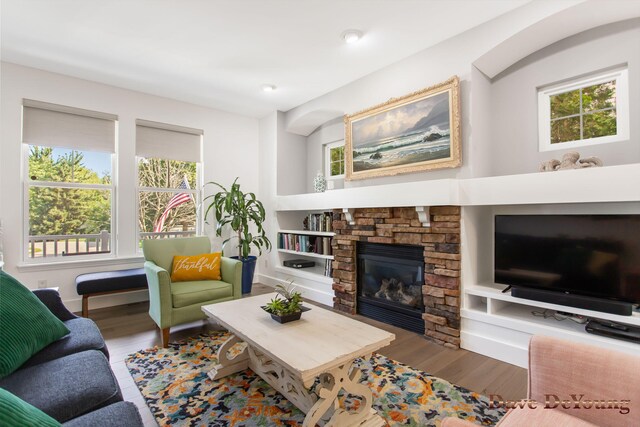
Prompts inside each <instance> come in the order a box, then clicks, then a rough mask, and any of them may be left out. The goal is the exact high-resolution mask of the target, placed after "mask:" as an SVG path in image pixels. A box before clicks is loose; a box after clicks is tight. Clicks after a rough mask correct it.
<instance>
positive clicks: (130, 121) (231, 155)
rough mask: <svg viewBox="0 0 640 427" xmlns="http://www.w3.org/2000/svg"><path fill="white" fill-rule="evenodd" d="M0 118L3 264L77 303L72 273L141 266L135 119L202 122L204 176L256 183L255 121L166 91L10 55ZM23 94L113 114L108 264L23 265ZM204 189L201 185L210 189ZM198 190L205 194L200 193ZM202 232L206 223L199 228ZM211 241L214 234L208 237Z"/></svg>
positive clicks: (253, 187)
mask: <svg viewBox="0 0 640 427" xmlns="http://www.w3.org/2000/svg"><path fill="white" fill-rule="evenodd" d="M1 67H2V68H1V82H0V83H1V85H2V94H1V109H2V117H1V122H0V124H1V125H2V130H1V133H0V136H1V138H2V139H1V141H0V147H1V150H2V151H1V158H0V183H1V186H0V201H1V203H2V205H1V206H0V219H2V224H3V229H4V236H3V241H4V242H3V243H4V259H5V263H6V264H5V270H6V271H7V272H9V273H10V274H12V275H15V276H16V277H17V278H18V279H19V280H21V281H22V282H23V283H24V284H25V285H27V286H29V287H30V288H35V287H36V284H37V282H38V280H47V283H48V285H49V286H59V287H60V293H61V295H62V298H63V299H64V300H65V302H66V303H67V304H68V305H69V307H70V308H72V309H74V310H78V309H79V308H80V304H79V302H80V299H79V297H78V295H77V294H76V292H75V277H76V276H77V275H78V274H82V273H88V272H94V271H105V270H114V269H119V268H135V267H139V266H142V258H141V254H139V253H137V252H136V215H137V213H136V192H135V185H136V184H135V183H136V180H137V178H136V167H135V120H136V119H145V120H151V121H157V122H163V123H169V124H174V125H181V126H187V127H192V128H197V129H202V130H204V157H203V159H204V162H203V164H204V167H203V175H204V176H203V177H204V181H205V182H207V181H211V180H215V181H217V182H220V183H223V184H226V185H228V184H230V183H231V182H232V181H233V179H234V178H235V177H236V176H240V182H241V184H242V186H243V189H245V190H249V191H257V190H258V181H259V176H258V164H259V161H258V121H257V120H256V119H252V118H247V117H243V116H239V115H236V114H230V113H225V112H222V111H218V110H213V109H209V108H204V107H200V106H196V105H192V104H187V103H184V102H179V101H175V100H171V99H167V98H161V97H157V96H151V95H146V94H143V93H139V92H134V91H130V90H125V89H120V88H117V87H113V86H108V85H103V84H99V83H94V82H90V81H86V80H81V79H76V78H72V77H68V76H63V75H60V74H54V73H49V72H45V71H41V70H36V69H33V68H27V67H22V66H18V65H15V64H10V63H4V62H3V63H2V66H1ZM23 98H29V99H35V100H39V101H45V102H51V103H55V104H62V105H69V106H73V107H77V108H84V109H88V110H95V111H102V112H106V113H112V114H117V115H118V133H117V157H118V168H117V174H116V179H117V190H116V196H117V199H116V206H117V218H116V223H117V233H118V235H117V256H118V259H117V260H115V261H112V262H111V263H110V264H109V263H108V264H105V263H100V262H92V263H90V264H89V265H83V264H81V263H78V262H73V263H66V264H64V265H62V264H56V265H53V266H37V267H33V266H25V265H24V264H23V263H22V256H21V253H20V251H21V244H20V242H21V239H22V236H23V231H24V229H23V212H22V209H21V206H22V197H23V196H22V194H23V185H22V173H21V105H22V99H23ZM210 192H212V190H208V191H206V193H210ZM206 193H205V194H206ZM205 232H206V233H207V235H209V236H213V230H212V229H210V228H209V227H207V228H205ZM213 241H214V247H215V246H216V245H219V241H220V239H213ZM143 299H146V292H138V293H135V294H124V295H118V296H105V297H96V298H95V301H93V299H92V302H91V306H92V307H100V306H105V305H113V304H121V303H129V302H133V301H138V300H143Z"/></svg>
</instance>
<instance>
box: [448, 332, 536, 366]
mask: <svg viewBox="0 0 640 427" xmlns="http://www.w3.org/2000/svg"><path fill="white" fill-rule="evenodd" d="M460 341H461V342H460V347H461V348H463V349H465V350H469V351H473V352H474V353H479V354H482V355H484V356H489V357H492V358H494V359H498V360H502V361H503V362H507V363H510V364H512V365H516V366H520V367H521V368H527V367H528V366H529V362H528V360H529V349H528V348H526V347H525V348H522V347H519V346H517V345H513V344H511V343H507V342H504V341H498V340H496V339H493V338H490V337H487V336H483V335H481V334H476V333H470V332H466V331H464V330H462V331H461V332H460Z"/></svg>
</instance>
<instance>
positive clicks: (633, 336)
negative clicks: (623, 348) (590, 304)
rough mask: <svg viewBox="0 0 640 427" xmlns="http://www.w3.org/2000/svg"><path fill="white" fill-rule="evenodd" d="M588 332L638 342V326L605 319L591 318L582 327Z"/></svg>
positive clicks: (639, 339)
mask: <svg viewBox="0 0 640 427" xmlns="http://www.w3.org/2000/svg"><path fill="white" fill-rule="evenodd" d="M584 329H585V331H587V332H589V333H590V334H595V335H603V336H605V337H611V338H617V339H621V340H626V341H631V342H636V343H640V327H638V326H631V325H622V324H620V323H613V322H609V321H607V320H598V319H592V320H589V322H588V323H587V324H586V325H585V327H584Z"/></svg>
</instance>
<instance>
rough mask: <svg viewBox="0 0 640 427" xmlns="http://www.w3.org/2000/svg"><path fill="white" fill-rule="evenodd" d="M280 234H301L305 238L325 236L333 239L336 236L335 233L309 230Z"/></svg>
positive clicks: (289, 231)
mask: <svg viewBox="0 0 640 427" xmlns="http://www.w3.org/2000/svg"><path fill="white" fill-rule="evenodd" d="M278 233H287V234H301V235H304V236H325V237H333V236H335V235H336V233H334V232H333V231H309V230H280V231H278Z"/></svg>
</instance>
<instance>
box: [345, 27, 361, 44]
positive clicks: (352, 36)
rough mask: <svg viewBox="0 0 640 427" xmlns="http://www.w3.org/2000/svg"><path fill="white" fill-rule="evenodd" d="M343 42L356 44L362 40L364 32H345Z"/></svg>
mask: <svg viewBox="0 0 640 427" xmlns="http://www.w3.org/2000/svg"><path fill="white" fill-rule="evenodd" d="M341 37H342V40H344V42H345V43H349V44H352V43H355V42H357V41H358V40H360V39H361V38H362V31H360V30H347V31H345V32H343V33H342V36H341Z"/></svg>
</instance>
